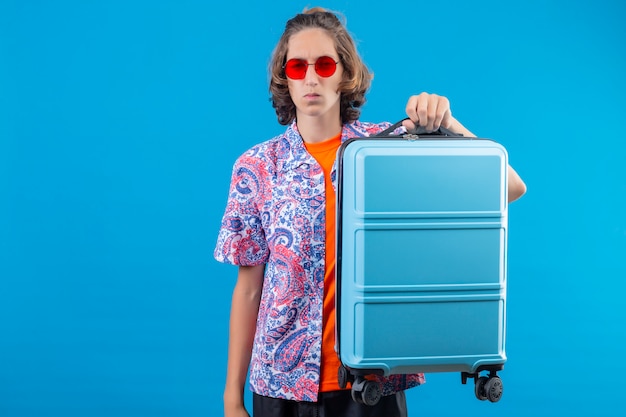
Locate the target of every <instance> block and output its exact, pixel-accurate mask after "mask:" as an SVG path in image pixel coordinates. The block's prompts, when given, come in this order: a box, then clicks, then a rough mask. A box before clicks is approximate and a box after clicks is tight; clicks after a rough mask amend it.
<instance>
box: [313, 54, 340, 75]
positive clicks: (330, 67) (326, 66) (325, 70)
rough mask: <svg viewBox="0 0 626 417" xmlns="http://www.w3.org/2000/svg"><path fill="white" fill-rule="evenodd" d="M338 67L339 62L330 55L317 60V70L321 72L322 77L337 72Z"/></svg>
mask: <svg viewBox="0 0 626 417" xmlns="http://www.w3.org/2000/svg"><path fill="white" fill-rule="evenodd" d="M336 69H337V64H336V63H335V60H334V59H332V58H331V57H329V56H322V57H319V58H318V59H317V61H315V72H317V73H318V74H319V76H320V77H330V76H331V75H333V74H334V73H335V70H336Z"/></svg>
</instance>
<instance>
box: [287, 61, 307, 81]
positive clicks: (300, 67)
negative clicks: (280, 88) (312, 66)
mask: <svg viewBox="0 0 626 417" xmlns="http://www.w3.org/2000/svg"><path fill="white" fill-rule="evenodd" d="M307 68H309V64H308V63H307V62H306V61H305V60H303V59H290V60H289V61H287V63H286V64H285V75H286V76H287V77H289V78H291V79H292V80H301V79H303V78H304V77H305V75H306V70H307Z"/></svg>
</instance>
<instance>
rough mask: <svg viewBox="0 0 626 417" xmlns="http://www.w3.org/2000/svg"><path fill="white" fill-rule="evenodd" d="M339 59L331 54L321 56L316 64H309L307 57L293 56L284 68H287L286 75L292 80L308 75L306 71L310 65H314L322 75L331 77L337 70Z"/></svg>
mask: <svg viewBox="0 0 626 417" xmlns="http://www.w3.org/2000/svg"><path fill="white" fill-rule="evenodd" d="M338 63H339V61H335V60H334V59H333V58H331V57H329V56H321V57H319V58H317V60H316V61H315V63H314V64H309V63H308V62H307V60H306V59H298V58H293V59H290V60H289V61H287V63H286V64H285V65H283V68H284V69H285V75H286V76H287V77H289V78H291V79H292V80H302V79H303V78H304V77H306V71H307V70H308V69H309V66H310V65H313V66H314V67H313V68H315V72H316V73H317V75H319V76H320V77H324V78H327V77H330V76H331V75H333V74H334V73H335V71H336V70H337V64H338Z"/></svg>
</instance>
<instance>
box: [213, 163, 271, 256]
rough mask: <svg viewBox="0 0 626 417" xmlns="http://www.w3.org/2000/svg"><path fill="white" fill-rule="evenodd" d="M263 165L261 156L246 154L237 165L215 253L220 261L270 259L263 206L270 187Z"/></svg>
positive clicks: (234, 168) (234, 167) (234, 169)
mask: <svg viewBox="0 0 626 417" xmlns="http://www.w3.org/2000/svg"><path fill="white" fill-rule="evenodd" d="M263 165H264V164H263V163H262V161H261V160H260V159H259V158H257V157H255V156H250V155H248V154H246V155H243V156H241V157H240V158H239V159H237V161H236V162H235V164H234V166H233V172H232V177H231V182H230V188H229V194H228V202H227V203H226V210H225V212H224V216H223V217H222V223H221V225H220V230H219V233H218V237H217V244H216V246H215V251H214V253H213V256H214V257H215V259H216V260H217V261H219V262H224V263H228V264H233V265H239V266H254V265H261V264H263V263H265V262H266V261H267V258H268V256H269V250H268V245H267V241H266V238H265V232H264V230H263V225H262V222H261V213H260V210H259V207H262V206H263V204H262V202H261V201H262V196H263V194H264V190H265V189H266V188H267V185H266V180H267V178H266V177H267V173H266V170H265V169H264V167H263Z"/></svg>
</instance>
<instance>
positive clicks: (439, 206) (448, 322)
mask: <svg viewBox="0 0 626 417" xmlns="http://www.w3.org/2000/svg"><path fill="white" fill-rule="evenodd" d="M399 123H400V122H399ZM399 123H398V124H396V125H394V126H392V128H390V129H387V130H386V131H385V132H384V134H382V135H379V136H382V137H376V138H358V139H352V140H348V141H346V142H344V143H343V144H342V146H341V147H340V148H339V151H338V154H337V161H338V168H337V169H338V189H337V297H336V303H337V306H336V307H337V319H336V320H337V323H336V324H337V326H336V328H337V338H336V346H335V349H336V350H337V353H338V355H339V358H340V360H341V363H342V366H341V367H340V370H339V375H338V378H339V384H340V386H341V387H345V386H347V383H348V382H350V383H351V384H352V397H353V399H354V400H355V401H357V402H361V403H365V404H369V405H373V404H376V403H377V402H378V400H379V399H380V396H381V387H380V385H379V384H378V383H377V382H375V381H373V380H371V378H369V379H368V378H366V375H369V374H378V375H384V376H389V375H391V374H407V373H419V372H424V373H430V372H461V382H462V383H463V384H465V383H466V382H467V379H468V378H473V379H474V383H475V389H474V393H475V395H476V397H477V398H478V399H480V400H490V401H492V402H495V401H498V400H499V399H500V396H501V394H502V381H501V379H500V377H499V376H498V375H497V372H498V371H500V370H502V368H503V365H504V363H505V361H506V355H505V349H504V348H505V327H506V316H505V313H506V267H507V265H506V249H507V207H508V204H507V165H508V162H507V152H506V150H505V148H504V147H503V146H501V145H499V144H498V143H496V142H494V141H491V140H486V139H477V138H471V139H470V138H463V137H452V135H450V132H443V134H444V135H447V136H438V137H435V136H432V135H430V134H426V135H420V134H417V135H416V134H407V135H403V136H401V137H398V136H389V132H390V131H391V130H392V129H393V128H395V127H396V126H398V125H399ZM439 133H441V132H439ZM481 372H488V375H486V376H485V375H484V374H483V376H481Z"/></svg>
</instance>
